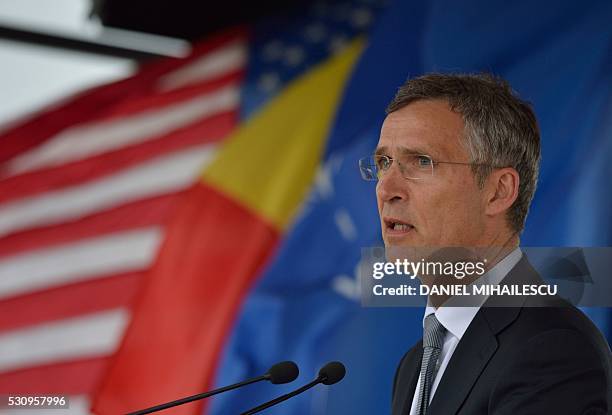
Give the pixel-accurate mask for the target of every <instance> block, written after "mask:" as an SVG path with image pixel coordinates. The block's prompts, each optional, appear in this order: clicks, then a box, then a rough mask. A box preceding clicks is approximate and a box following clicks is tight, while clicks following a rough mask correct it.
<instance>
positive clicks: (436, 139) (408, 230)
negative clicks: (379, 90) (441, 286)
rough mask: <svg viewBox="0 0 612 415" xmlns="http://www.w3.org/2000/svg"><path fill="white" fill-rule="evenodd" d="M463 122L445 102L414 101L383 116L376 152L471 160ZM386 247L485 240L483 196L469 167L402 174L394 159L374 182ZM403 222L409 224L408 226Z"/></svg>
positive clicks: (442, 167)
mask: <svg viewBox="0 0 612 415" xmlns="http://www.w3.org/2000/svg"><path fill="white" fill-rule="evenodd" d="M463 136H464V123H463V119H462V118H461V115H459V114H458V113H455V112H453V111H452V110H451V109H450V107H449V106H448V104H447V103H446V101H442V100H422V101H416V102H413V103H411V104H409V105H407V106H406V107H403V108H402V109H400V110H397V111H395V112H393V113H391V114H389V115H388V116H387V118H386V119H385V122H384V123H383V126H382V130H381V134H380V139H379V142H378V146H377V153H379V154H384V155H387V156H390V157H392V158H394V159H395V158H396V157H398V156H399V155H401V154H405V153H416V154H426V155H429V156H431V158H432V159H433V160H434V163H435V161H452V162H460V163H469V162H470V158H469V155H468V152H467V150H466V149H465V148H464V146H463V145H462V143H461V140H462V139H463ZM376 198H377V202H378V213H379V216H380V221H381V227H382V235H383V240H384V242H385V246H387V247H392V246H406V247H416V246H423V247H444V246H466V247H471V246H482V245H483V244H484V242H485V241H484V240H483V239H484V230H485V227H484V225H485V223H484V220H485V215H484V197H483V192H482V191H481V190H480V189H479V187H478V185H477V183H476V179H475V178H474V175H473V173H472V170H471V168H470V166H467V165H454V164H434V174H433V176H431V177H429V178H427V179H422V180H414V179H406V178H404V177H402V174H401V173H400V169H399V168H398V166H397V163H396V162H395V161H394V162H393V164H392V165H391V167H390V169H389V170H388V171H387V172H386V173H385V175H384V176H383V177H382V178H381V179H380V180H379V181H378V183H377V186H376ZM406 225H407V226H406Z"/></svg>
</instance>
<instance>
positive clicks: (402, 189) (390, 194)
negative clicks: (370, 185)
mask: <svg viewBox="0 0 612 415" xmlns="http://www.w3.org/2000/svg"><path fill="white" fill-rule="evenodd" d="M398 167H399V166H397V165H395V163H394V165H392V166H391V167H390V168H389V170H387V171H386V172H385V174H384V175H383V176H382V177H381V178H380V179H378V183H377V185H376V193H378V197H379V198H380V199H381V200H382V201H385V202H390V201H393V200H402V199H405V198H406V197H407V188H408V180H407V179H405V178H404V177H402V174H401V172H400V169H399V168H398Z"/></svg>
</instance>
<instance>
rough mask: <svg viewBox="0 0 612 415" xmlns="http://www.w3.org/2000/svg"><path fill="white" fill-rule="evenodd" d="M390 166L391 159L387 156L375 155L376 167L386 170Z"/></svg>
mask: <svg viewBox="0 0 612 415" xmlns="http://www.w3.org/2000/svg"><path fill="white" fill-rule="evenodd" d="M390 166H391V159H389V157H383V156H380V157H376V168H377V169H379V170H383V171H384V170H387V169H388V168H389V167H390Z"/></svg>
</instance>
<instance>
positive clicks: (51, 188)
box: [0, 34, 246, 415]
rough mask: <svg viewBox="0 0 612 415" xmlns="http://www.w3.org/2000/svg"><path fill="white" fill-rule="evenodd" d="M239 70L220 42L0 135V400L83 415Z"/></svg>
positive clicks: (207, 155)
mask: <svg viewBox="0 0 612 415" xmlns="http://www.w3.org/2000/svg"><path fill="white" fill-rule="evenodd" d="M245 64H246V44H245V41H244V37H243V35H242V34H232V35H226V36H224V37H220V38H218V39H215V40H213V41H211V42H209V43H207V44H204V45H200V46H199V47H197V48H196V49H195V52H194V55H193V56H192V57H190V58H188V59H186V60H184V61H166V62H159V63H157V64H154V65H153V66H151V67H148V68H144V69H143V71H142V72H141V73H139V74H136V75H135V76H134V77H132V78H130V79H127V80H123V81H120V82H118V83H116V84H113V85H109V86H105V87H101V88H96V89H95V90H94V91H91V92H89V93H85V94H84V95H81V96H79V97H75V98H74V100H73V101H68V102H67V103H64V104H62V105H61V106H59V107H56V108H52V109H50V110H49V112H48V113H46V114H40V115H39V116H38V117H37V118H34V119H32V120H30V121H27V122H26V123H25V124H24V125H21V126H18V127H17V128H12V129H11V130H10V131H7V132H6V133H5V134H3V135H2V136H0V393H13V394H18V393H41V394H42V393H47V394H49V393H58V394H59V393H61V394H65V395H69V396H70V397H71V410H70V411H69V412H68V413H75V414H80V413H89V401H90V397H91V394H92V393H93V392H94V391H95V389H96V387H97V385H98V382H99V380H100V377H101V375H102V373H104V370H105V367H106V364H107V362H108V361H109V359H110V357H111V356H112V354H113V353H114V351H115V350H116V349H117V347H118V345H119V344H120V342H121V339H122V336H123V333H124V330H125V328H126V326H127V325H128V324H129V321H130V310H131V306H132V304H133V302H134V300H135V298H136V297H137V295H138V292H139V288H140V286H141V284H142V282H143V281H144V280H145V279H146V278H147V270H148V269H149V268H150V267H151V266H152V264H153V262H154V261H155V258H156V254H157V252H158V249H159V247H160V245H161V244H162V243H163V239H164V234H165V226H166V223H167V221H168V220H169V218H170V217H171V215H172V213H173V211H174V206H175V205H176V204H177V202H179V201H180V199H181V197H182V196H183V194H184V193H185V190H186V189H187V188H188V187H189V186H190V185H191V184H192V183H194V182H195V181H196V179H197V177H198V175H199V173H200V172H201V170H202V168H203V167H205V165H206V164H207V163H208V162H210V161H211V160H212V158H213V157H214V155H215V152H216V150H217V147H218V144H219V142H220V141H222V140H223V139H224V138H225V137H226V136H227V135H228V134H229V133H230V131H232V129H233V128H234V126H235V124H236V119H237V111H238V107H239V96H240V95H239V89H240V83H241V80H242V73H243V71H244V67H245ZM79 107H80V108H82V111H79ZM7 413H8V412H7ZM26 413H27V411H24V410H20V411H19V414H21V415H24V414H26Z"/></svg>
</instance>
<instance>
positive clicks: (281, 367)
mask: <svg viewBox="0 0 612 415" xmlns="http://www.w3.org/2000/svg"><path fill="white" fill-rule="evenodd" d="M299 373H300V370H299V369H298V367H297V365H296V364H295V363H294V362H291V361H286V362H280V363H277V364H275V365H274V366H272V367H271V368H270V369H268V371H267V372H266V374H264V375H262V376H258V377H255V378H251V379H247V380H245V381H243V382H238V383H234V384H233V385H229V386H224V387H222V388H219V389H214V390H212V391H210V392H204V393H199V394H197V395H192V396H188V397H186V398H182V399H177V400H176V401H172V402H168V403H163V404H161V405H156V406H152V407H150V408H146V409H141V410H139V411H135V412H130V413H128V414H127V415H144V414H150V413H151V412H157V411H161V410H164V409H168V408H172V407H173V406H178V405H183V404H185V403H188V402H193V401H197V400H199V399H204V398H208V397H209V396H213V395H216V394H218V393H222V392H227V391H230V390H232V389H237V388H240V387H242V386H246V385H250V384H251V383H255V382H260V381H262V380H267V381H270V382H271V383H273V384H275V385H279V384H281V383H289V382H293V381H294V380H295V379H296V378H297V377H298V374H299Z"/></svg>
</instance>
